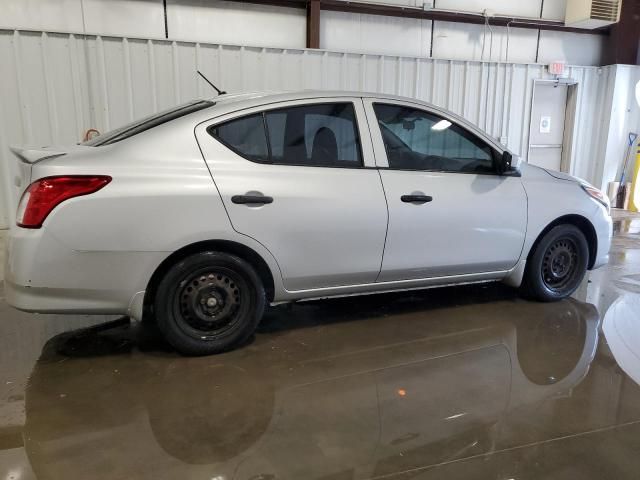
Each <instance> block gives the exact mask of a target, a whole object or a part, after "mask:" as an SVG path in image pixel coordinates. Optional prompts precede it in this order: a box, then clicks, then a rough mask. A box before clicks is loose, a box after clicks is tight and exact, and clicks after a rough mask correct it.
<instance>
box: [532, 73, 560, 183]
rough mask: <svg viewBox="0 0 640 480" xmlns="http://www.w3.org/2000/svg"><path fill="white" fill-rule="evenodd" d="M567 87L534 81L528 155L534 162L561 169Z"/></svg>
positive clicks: (533, 163) (537, 164)
mask: <svg viewBox="0 0 640 480" xmlns="http://www.w3.org/2000/svg"><path fill="white" fill-rule="evenodd" d="M567 88H568V87H567V85H559V84H556V83H549V82H536V83H535V84H534V90H533V105H532V108H531V127H530V133H529V157H528V161H529V163H530V164H532V165H536V166H538V167H542V168H548V169H551V170H556V171H560V169H561V166H562V148H563V143H564V127H565V114H566V108H567Z"/></svg>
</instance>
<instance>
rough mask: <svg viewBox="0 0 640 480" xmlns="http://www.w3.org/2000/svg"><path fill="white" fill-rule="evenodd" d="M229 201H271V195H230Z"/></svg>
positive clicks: (240, 202) (242, 202) (238, 202)
mask: <svg viewBox="0 0 640 480" xmlns="http://www.w3.org/2000/svg"><path fill="white" fill-rule="evenodd" d="M231 201H232V202H233V203H237V204H247V203H253V204H264V203H273V197H267V196H266V195H234V196H233V197H231Z"/></svg>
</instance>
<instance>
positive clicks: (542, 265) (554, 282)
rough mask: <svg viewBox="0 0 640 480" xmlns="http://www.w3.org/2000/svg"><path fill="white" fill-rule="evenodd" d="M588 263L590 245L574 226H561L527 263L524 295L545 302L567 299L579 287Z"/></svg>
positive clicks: (523, 285)
mask: <svg viewBox="0 0 640 480" xmlns="http://www.w3.org/2000/svg"><path fill="white" fill-rule="evenodd" d="M588 262H589V245H588V244H587V239H586V238H585V236H584V234H583V233H582V232H581V231H580V229H579V228H577V227H576V226H574V225H558V226H557V227H553V228H552V229H551V230H549V231H548V232H547V233H546V234H545V235H544V236H543V237H542V238H541V239H540V241H539V242H538V244H537V245H536V247H535V250H534V251H533V254H532V255H531V257H530V258H529V260H528V261H527V268H526V270H525V273H524V278H523V282H522V287H521V289H522V291H523V293H524V295H525V296H527V297H531V298H534V299H537V300H541V301H543V302H552V301H555V300H561V299H563V298H566V297H568V296H569V295H571V294H572V293H573V292H575V291H576V289H577V288H578V287H579V286H580V283H581V282H582V279H583V278H584V275H585V273H586V272H587V265H588Z"/></svg>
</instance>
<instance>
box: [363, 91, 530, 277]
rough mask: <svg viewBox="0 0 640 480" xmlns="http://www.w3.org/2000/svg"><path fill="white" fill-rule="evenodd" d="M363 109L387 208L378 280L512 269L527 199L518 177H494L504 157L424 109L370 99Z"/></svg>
mask: <svg viewBox="0 0 640 480" xmlns="http://www.w3.org/2000/svg"><path fill="white" fill-rule="evenodd" d="M365 108H366V112H367V117H368V119H369V124H370V126H371V131H372V138H373V143H374V149H375V155H376V163H377V165H378V167H379V169H380V174H381V177H382V182H383V186H384V190H385V193H386V198H387V204H388V208H389V226H388V233H387V241H386V246H385V251H384V259H383V262H382V268H381V272H380V276H379V278H378V281H393V280H406V279H418V278H430V277H441V276H451V275H465V274H477V273H485V272H501V271H505V270H508V269H510V268H512V267H513V266H514V265H515V264H516V262H517V261H518V258H519V257H520V253H521V251H522V247H523V244H524V237H525V232H526V226H527V199H526V194H525V191H524V187H523V186H522V183H521V181H520V178H519V176H517V175H514V174H511V175H497V174H496V173H495V171H494V169H493V161H494V156H495V155H501V153H502V152H498V151H497V150H496V149H495V148H494V147H493V146H491V145H490V144H489V143H488V142H487V141H485V140H484V139H482V138H480V136H478V135H476V134H474V133H473V132H472V131H471V130H470V129H469V128H467V127H465V126H463V125H461V124H458V122H457V121H456V120H455V119H453V118H451V117H448V116H446V114H443V113H436V112H434V111H432V110H428V109H427V108H426V107H423V106H421V105H418V104H412V103H406V102H393V101H388V100H375V99H368V100H366V101H365ZM498 276H499V275H498Z"/></svg>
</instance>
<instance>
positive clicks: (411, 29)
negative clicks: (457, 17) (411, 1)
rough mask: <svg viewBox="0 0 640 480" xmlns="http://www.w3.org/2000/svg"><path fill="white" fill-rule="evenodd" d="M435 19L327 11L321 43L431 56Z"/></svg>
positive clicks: (344, 48) (338, 47)
mask: <svg viewBox="0 0 640 480" xmlns="http://www.w3.org/2000/svg"><path fill="white" fill-rule="evenodd" d="M431 23H432V22H431V21H430V20H420V19H417V18H397V17H383V16H379V15H363V14H356V13H343V12H331V11H323V12H322V15H320V47H321V48H325V49H328V50H342V51H349V52H364V53H378V54H389V55H409V56H417V57H427V56H429V52H430V48H431Z"/></svg>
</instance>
